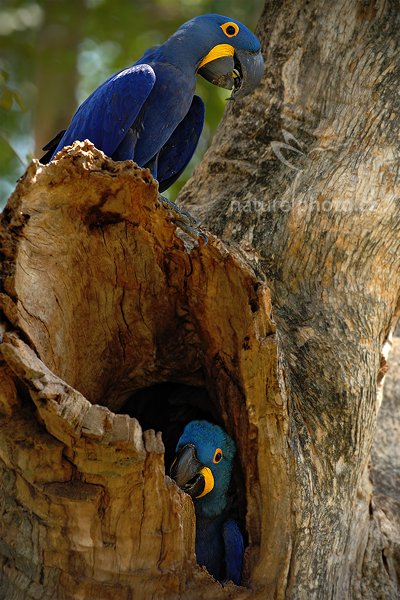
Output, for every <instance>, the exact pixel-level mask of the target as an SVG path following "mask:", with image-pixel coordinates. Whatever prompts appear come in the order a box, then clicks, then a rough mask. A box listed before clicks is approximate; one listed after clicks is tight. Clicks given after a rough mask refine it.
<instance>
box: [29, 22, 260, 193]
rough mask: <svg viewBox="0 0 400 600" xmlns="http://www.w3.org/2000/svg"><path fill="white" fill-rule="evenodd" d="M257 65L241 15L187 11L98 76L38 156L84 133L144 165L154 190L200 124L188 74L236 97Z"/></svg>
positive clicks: (170, 175)
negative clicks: (133, 58)
mask: <svg viewBox="0 0 400 600" xmlns="http://www.w3.org/2000/svg"><path fill="white" fill-rule="evenodd" d="M263 69H264V63H263V59H262V56H261V52H260V42H259V41H258V39H257V37H256V36H255V35H254V34H253V33H252V32H251V31H250V30H249V29H247V27H245V26H244V25H242V23H240V22H239V21H235V20H234V19H230V18H228V17H224V16H222V15H216V14H210V15H202V16H198V17H195V18H194V19H191V20H190V21H188V22H187V23H185V24H184V25H182V26H181V27H180V28H179V29H178V30H177V31H176V32H175V33H174V34H173V35H172V36H171V37H170V38H169V39H168V40H167V41H166V42H165V43H164V44H162V45H161V46H158V47H156V48H150V49H149V50H147V51H146V52H145V53H144V55H143V56H142V57H141V58H140V59H139V60H138V61H137V62H136V63H135V64H134V65H133V66H131V67H129V68H127V69H125V70H123V71H120V72H119V73H117V74H116V75H113V76H112V77H110V78H109V79H107V81H105V82H104V83H102V84H101V85H100V86H99V87H98V88H97V89H96V90H95V91H94V92H93V93H92V94H91V95H90V96H89V97H88V98H87V99H86V100H85V101H84V102H83V104H81V106H80V107H79V108H78V110H77V111H76V113H75V115H74V116H73V118H72V121H71V123H70V124H69V126H68V128H67V130H66V131H62V132H60V133H59V134H58V135H57V136H56V137H55V138H54V139H53V140H51V142H49V143H48V144H47V145H46V146H45V147H44V148H43V150H46V151H47V153H46V154H45V156H43V158H42V159H41V162H42V163H47V162H49V161H50V160H51V159H52V158H53V157H54V156H55V154H57V152H58V151H59V150H61V149H62V148H63V147H64V146H67V145H70V144H72V143H73V142H74V141H76V140H80V141H83V140H85V139H89V140H90V141H91V142H92V143H93V144H94V145H95V146H96V147H97V148H99V149H100V150H102V151H103V152H104V153H105V154H107V155H108V156H110V157H111V158H113V159H114V160H128V159H131V160H134V161H135V162H136V163H137V164H138V165H139V166H141V167H148V168H150V169H151V172H152V174H153V176H154V177H155V178H156V179H158V182H159V189H160V192H162V191H163V190H166V189H167V188H168V187H169V186H170V185H172V184H173V183H174V181H176V179H177V178H178V177H179V176H180V174H181V173H182V171H183V170H184V168H185V167H186V165H187V164H188V162H189V160H190V158H191V157H192V155H193V153H194V151H195V148H196V146H197V142H198V140H199V137H200V134H201V131H202V129H203V123H204V104H203V102H202V100H201V99H200V98H199V96H196V95H194V91H195V86H196V75H197V74H200V75H202V76H203V77H205V78H206V79H207V80H209V81H211V82H212V83H213V84H215V85H218V86H221V87H225V88H228V89H231V88H233V94H232V98H240V97H242V96H245V95H246V94H248V93H249V92H251V91H252V90H253V89H254V88H255V87H256V86H257V85H258V83H259V82H260V80H261V77H262V74H263Z"/></svg>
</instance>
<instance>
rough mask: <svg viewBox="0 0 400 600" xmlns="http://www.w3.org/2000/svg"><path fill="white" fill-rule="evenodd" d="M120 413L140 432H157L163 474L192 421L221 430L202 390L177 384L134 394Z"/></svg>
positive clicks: (150, 388)
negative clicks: (137, 425) (162, 451)
mask: <svg viewBox="0 0 400 600" xmlns="http://www.w3.org/2000/svg"><path fill="white" fill-rule="evenodd" d="M121 412H123V413H124V414H128V415H129V416H130V417H135V418H136V419H137V420H138V421H139V423H140V425H141V427H142V429H143V431H144V430H146V429H154V430H155V431H161V433H162V439H163V442H164V446H165V472H166V473H167V474H168V473H169V469H170V466H171V463H172V461H173V459H174V455H175V448H176V444H177V443H178V440H179V438H180V436H181V434H182V431H183V429H184V427H185V425H187V424H188V423H189V422H190V421H193V420H194V419H205V420H207V421H210V422H211V423H217V424H218V425H221V426H223V423H222V422H221V420H220V419H219V418H218V414H217V411H216V410H215V407H214V406H213V403H212V401H211V399H210V396H209V394H208V393H207V391H206V389H205V388H203V387H196V386H192V385H184V384H181V383H170V382H168V383H158V384H155V385H152V386H150V387H148V388H145V389H141V390H138V391H136V392H135V393H134V394H132V396H131V397H130V398H129V399H128V400H127V402H126V404H125V405H124V407H123V408H122V410H121Z"/></svg>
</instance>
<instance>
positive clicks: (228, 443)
mask: <svg viewBox="0 0 400 600" xmlns="http://www.w3.org/2000/svg"><path fill="white" fill-rule="evenodd" d="M176 449H177V458H176V461H175V462H174V463H173V465H172V467H171V475H172V476H173V477H175V479H176V480H177V481H180V482H181V484H182V487H183V489H184V490H185V491H188V493H190V488H193V490H195V489H197V487H196V485H197V479H198V478H197V479H196V473H198V474H202V473H203V468H204V467H206V468H207V469H209V470H210V471H211V473H212V481H213V486H212V489H209V490H208V491H207V493H205V494H203V493H198V492H193V494H191V495H192V497H193V502H194V508H195V512H196V557H197V562H198V563H199V564H200V565H203V566H205V567H206V569H207V570H208V572H209V573H210V574H211V575H213V577H215V579H218V580H220V581H224V580H229V579H230V580H232V581H233V582H234V583H236V584H237V585H240V581H241V571H242V563H243V555H244V544H243V537H242V534H241V532H240V529H239V526H238V524H237V523H236V521H234V520H233V519H232V518H231V516H230V514H229V497H228V491H229V485H230V480H231V473H232V467H233V458H234V455H235V452H236V448H235V443H234V441H233V440H232V438H231V437H230V436H229V435H228V434H227V433H226V432H225V431H224V430H223V429H222V428H221V427H219V426H218V425H214V424H212V423H209V422H208V421H191V422H190V423H188V425H186V427H185V429H184V431H183V433H182V435H181V437H180V439H179V441H178V444H177V448H176ZM217 454H221V457H219V456H218V460H216V459H215V457H216V455H217ZM188 486H189V487H188Z"/></svg>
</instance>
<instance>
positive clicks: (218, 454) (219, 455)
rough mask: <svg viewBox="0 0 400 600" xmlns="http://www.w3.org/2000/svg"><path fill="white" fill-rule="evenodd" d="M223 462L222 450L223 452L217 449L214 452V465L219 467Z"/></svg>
mask: <svg viewBox="0 0 400 600" xmlns="http://www.w3.org/2000/svg"><path fill="white" fill-rule="evenodd" d="M221 460H222V450H221V448H217V449H216V451H215V452H214V458H213V463H214V464H216V465H217V464H218V463H219V462H221Z"/></svg>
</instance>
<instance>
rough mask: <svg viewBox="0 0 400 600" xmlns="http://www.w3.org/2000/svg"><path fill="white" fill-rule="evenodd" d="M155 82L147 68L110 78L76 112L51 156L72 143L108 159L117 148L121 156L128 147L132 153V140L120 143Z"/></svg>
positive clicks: (129, 70)
mask: <svg viewBox="0 0 400 600" xmlns="http://www.w3.org/2000/svg"><path fill="white" fill-rule="evenodd" d="M155 80H156V76H155V73H154V71H153V69H152V68H151V67H150V66H149V65H134V66H133V67H129V68H128V69H125V70H124V71H121V72H120V73H117V74H116V75H113V76H112V77H110V78H109V79H108V80H107V81H105V82H104V83H102V84H101V85H100V86H99V87H98V88H97V89H96V90H95V91H94V92H93V93H92V94H91V95H90V96H89V97H88V98H87V99H86V100H85V102H83V104H81V106H80V107H79V108H78V110H77V111H76V113H75V115H74V116H73V118H72V121H71V123H70V125H69V127H68V129H67V130H66V132H65V133H64V135H63V137H62V138H61V140H60V142H59V144H58V146H57V148H56V150H55V152H54V153H53V156H54V154H56V152H58V151H59V150H61V149H62V148H63V147H64V146H68V145H70V144H72V143H73V142H74V141H75V140H79V141H83V140H85V139H89V140H90V141H91V142H92V143H93V144H94V145H95V146H96V148H99V149H100V150H102V151H103V152H104V153H105V154H107V155H108V156H112V155H113V154H114V152H115V151H116V150H117V148H118V146H120V144H122V146H124V150H125V152H126V150H127V148H128V146H129V148H130V150H131V153H133V150H134V140H132V139H131V138H130V137H129V136H128V143H127V142H125V141H124V139H125V137H126V136H127V133H128V132H129V128H130V127H131V125H132V124H133V123H134V121H135V119H136V118H137V116H138V114H139V112H140V110H141V108H142V106H143V104H144V102H145V101H146V99H147V98H148V96H149V94H150V92H151V90H152V89H153V86H154V83H155ZM125 146H126V148H125ZM125 158H133V156H125Z"/></svg>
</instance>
